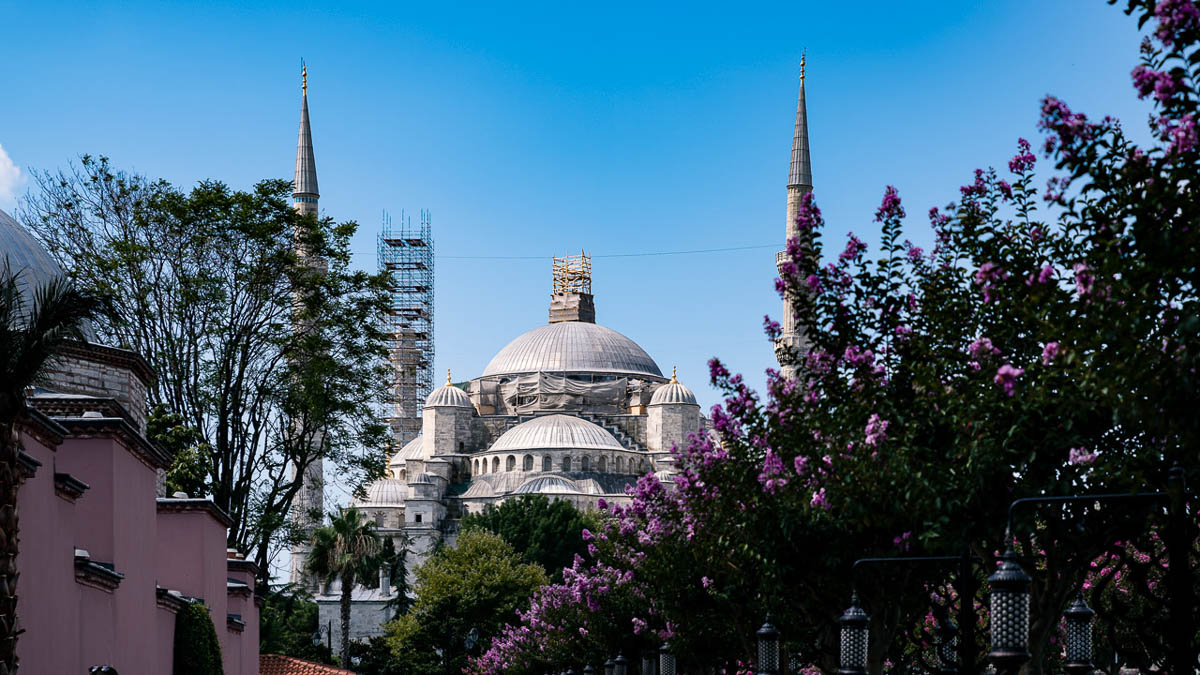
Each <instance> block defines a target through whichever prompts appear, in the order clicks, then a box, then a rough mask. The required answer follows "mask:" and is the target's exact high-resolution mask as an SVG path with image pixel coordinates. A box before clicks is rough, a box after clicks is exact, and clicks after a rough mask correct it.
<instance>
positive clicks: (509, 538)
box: [462, 495, 600, 579]
mask: <svg viewBox="0 0 1200 675" xmlns="http://www.w3.org/2000/svg"><path fill="white" fill-rule="evenodd" d="M599 522H600V521H599V515H598V514H597V513H596V512H594V511H593V512H590V513H584V512H581V511H580V510H579V509H577V508H575V507H574V506H572V505H571V503H570V502H568V501H565V500H555V501H550V499H549V498H548V497H547V496H546V495H522V496H521V497H519V498H517V499H509V500H506V501H505V502H504V503H503V504H501V505H500V506H489V507H488V508H487V509H484V511H483V512H481V513H472V514H470V515H468V516H467V517H466V518H463V521H462V529H463V530H468V529H471V528H480V529H484V530H487V531H489V532H493V533H495V534H498V535H500V537H501V538H502V539H504V541H506V542H508V543H509V545H510V546H512V547H513V549H514V550H516V552H517V553H518V554H520V556H521V557H522V558H524V559H525V562H530V563H537V564H538V565H541V566H542V569H544V570H546V571H547V572H548V573H549V574H550V575H551V577H552V578H554V579H562V570H563V568H565V567H570V566H571V563H572V562H573V561H574V559H575V555H576V554H583V553H585V552H586V551H587V542H585V541H584V540H583V538H582V537H581V536H580V534H581V533H582V532H583V530H584V529H586V528H591V529H593V530H595V529H597V526H598V525H599Z"/></svg>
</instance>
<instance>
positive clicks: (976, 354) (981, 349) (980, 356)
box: [967, 337, 1000, 361]
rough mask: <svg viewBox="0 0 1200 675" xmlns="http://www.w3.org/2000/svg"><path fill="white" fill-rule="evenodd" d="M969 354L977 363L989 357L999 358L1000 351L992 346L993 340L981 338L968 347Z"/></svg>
mask: <svg viewBox="0 0 1200 675" xmlns="http://www.w3.org/2000/svg"><path fill="white" fill-rule="evenodd" d="M967 354H968V355H969V356H970V357H971V358H972V359H974V360H976V361H982V360H984V359H986V358H988V357H989V356H993V355H996V356H999V354H1000V350H999V349H997V348H996V346H995V345H993V344H992V339H991V338H987V337H981V338H977V339H976V340H975V341H974V342H972V343H971V344H969V345H967Z"/></svg>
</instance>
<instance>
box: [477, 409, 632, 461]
mask: <svg viewBox="0 0 1200 675" xmlns="http://www.w3.org/2000/svg"><path fill="white" fill-rule="evenodd" d="M556 449H566V450H574V449H579V450H590V449H596V450H624V449H625V448H624V446H622V445H621V444H620V443H619V442H618V441H617V439H615V438H613V436H612V434H610V433H608V432H607V431H605V430H604V428H603V427H600V426H598V425H595V424H592V423H591V422H589V421H587V420H585V419H582V418H579V417H572V416H571V415H546V416H544V417H535V418H534V419H532V420H529V421H528V422H522V423H521V424H518V425H517V426H515V427H513V428H512V429H509V430H508V431H506V432H504V434H503V435H501V436H500V438H498V439H496V442H495V443H493V444H492V447H491V448H488V451H489V452H498V451H512V452H517V451H522V450H556Z"/></svg>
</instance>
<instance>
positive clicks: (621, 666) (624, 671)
mask: <svg viewBox="0 0 1200 675" xmlns="http://www.w3.org/2000/svg"><path fill="white" fill-rule="evenodd" d="M613 672H614V675H629V662H628V661H626V660H625V655H624V654H622V653H621V652H617V669H616V670H615V671H613Z"/></svg>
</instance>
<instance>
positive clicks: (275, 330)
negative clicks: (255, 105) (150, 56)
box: [23, 155, 387, 587]
mask: <svg viewBox="0 0 1200 675" xmlns="http://www.w3.org/2000/svg"><path fill="white" fill-rule="evenodd" d="M36 183H37V189H35V190H34V191H33V192H32V194H31V195H30V197H29V200H28V203H27V206H26V208H25V210H24V212H23V213H24V216H25V220H26V222H28V223H29V224H30V227H31V228H32V229H34V230H35V231H36V232H37V233H38V234H40V235H41V237H42V239H43V240H44V241H45V242H46V243H47V246H48V248H49V249H50V251H51V253H52V254H53V255H54V256H55V257H57V258H58V260H59V261H60V262H61V263H62V265H63V267H64V268H65V269H66V270H68V272H69V273H70V274H71V275H72V276H73V277H74V278H76V279H78V280H79V281H80V282H81V283H82V284H85V285H87V286H89V287H95V288H98V289H101V290H102V291H104V292H106V293H107V294H109V295H111V296H112V297H113V299H114V300H113V306H112V311H111V312H108V313H107V314H106V315H105V316H103V317H102V318H101V320H99V321H98V322H97V324H96V330H97V333H98V335H99V337H100V338H101V340H102V341H104V342H108V343H110V344H116V345H120V346H123V347H127V348H129V349H132V350H135V351H137V352H139V353H140V354H142V355H143V356H144V357H145V358H146V359H147V360H148V361H149V362H150V363H151V365H152V366H153V367H154V368H155V370H156V371H157V372H158V378H157V380H156V381H155V383H154V384H153V386H152V388H151V390H150V391H149V399H150V404H151V405H152V406H162V407H163V409H164V410H165V413H169V414H170V416H172V419H171V420H170V423H169V424H167V423H164V424H161V425H156V427H155V428H156V429H158V430H160V431H161V432H162V433H163V434H165V435H164V437H163V438H161V439H153V440H159V441H162V442H164V443H166V444H174V445H180V443H181V441H185V440H186V444H185V446H186V448H188V449H189V452H186V453H182V454H181V456H180V461H181V462H187V463H188V466H184V467H177V468H178V470H174V471H173V474H174V475H175V476H176V477H180V478H184V477H187V478H188V481H187V482H189V483H191V484H193V485H194V484H195V483H196V481H195V475H196V472H197V471H200V472H202V473H203V475H202V481H200V482H202V485H203V490H204V492H206V493H207V494H209V495H211V496H212V498H213V500H214V501H215V502H216V503H217V505H218V506H220V507H221V508H222V509H225V510H226V511H227V512H228V513H229V514H230V516H231V517H232V518H233V520H234V526H233V527H232V528H231V529H230V532H229V543H230V546H233V547H236V548H237V549H239V550H241V551H244V552H247V554H248V555H249V556H250V557H251V558H252V559H253V560H254V561H255V562H256V563H257V564H258V567H259V569H260V570H261V576H260V579H259V582H260V585H263V586H264V587H265V584H266V581H267V575H268V570H269V569H270V562H271V559H272V556H273V554H274V553H275V552H277V551H278V550H280V548H281V547H282V545H284V544H286V543H294V541H295V539H296V538H297V537H300V536H303V535H302V534H300V533H296V532H292V531H291V530H290V529H289V520H288V514H289V512H290V510H291V508H292V503H293V500H294V499H295V497H296V495H297V492H298V491H299V489H300V485H301V481H300V476H302V474H303V471H304V469H305V468H306V467H308V466H310V465H311V464H312V463H313V462H316V461H323V462H324V464H325V466H326V468H325V471H326V476H327V480H328V479H330V478H332V476H331V474H332V475H337V474H340V478H341V479H342V480H343V481H344V482H347V483H350V484H356V483H360V482H362V481H364V480H366V479H368V478H371V477H375V476H379V475H382V471H383V466H382V459H381V458H382V457H383V452H382V448H383V447H384V443H385V441H386V438H387V433H386V427H385V426H384V425H383V424H382V423H381V416H380V415H379V414H378V409H377V406H378V405H379V404H380V402H381V401H385V400H386V396H387V393H386V382H387V378H386V377H384V376H383V375H382V368H383V363H384V360H385V358H386V335H385V334H384V333H383V332H382V331H381V329H380V328H381V326H382V325H383V322H382V317H383V312H384V311H385V310H386V287H385V284H384V280H383V278H382V277H381V276H372V275H368V274H366V273H364V272H356V271H352V270H351V265H350V248H349V240H350V237H351V235H352V234H353V233H354V231H355V230H356V228H357V225H356V224H355V223H353V222H347V223H334V222H333V221H332V220H331V219H328V218H326V219H320V220H318V219H316V218H314V217H312V216H301V215H299V214H297V213H296V211H295V210H294V209H293V208H292V206H291V204H290V203H289V199H290V194H291V187H290V184H289V183H288V182H287V181H282V180H266V181H262V182H260V183H258V184H257V185H255V186H254V188H253V189H252V190H250V191H247V192H242V191H235V190H231V189H230V188H228V187H227V186H226V185H224V184H222V183H220V182H216V181H205V182H201V183H200V184H198V185H197V186H196V187H195V188H193V189H192V190H191V191H187V192H185V191H183V190H180V189H178V188H176V187H173V186H171V185H170V184H168V183H166V182H164V181H149V180H147V179H146V178H144V177H142V176H139V175H135V174H129V173H125V172H123V171H119V170H116V169H114V168H112V167H110V166H109V163H108V161H107V160H106V159H104V158H99V159H97V158H93V157H90V156H86V155H85V156H84V157H83V158H82V161H81V162H80V163H79V164H77V165H72V166H71V167H70V168H69V169H67V170H64V171H59V172H57V173H39V174H37V175H36ZM297 250H303V251H304V252H305V254H306V256H305V257H302V256H299V255H298V254H297ZM314 261H316V263H314ZM300 326H302V327H303V330H298V329H297V327H300ZM160 417H162V419H164V420H166V419H167V418H166V417H165V416H160ZM179 427H184V428H186V429H190V430H192V432H194V433H190V434H189V433H183V432H181V431H180V429H179ZM193 450H194V451H193ZM197 453H202V455H203V456H200V457H198V456H197Z"/></svg>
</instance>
